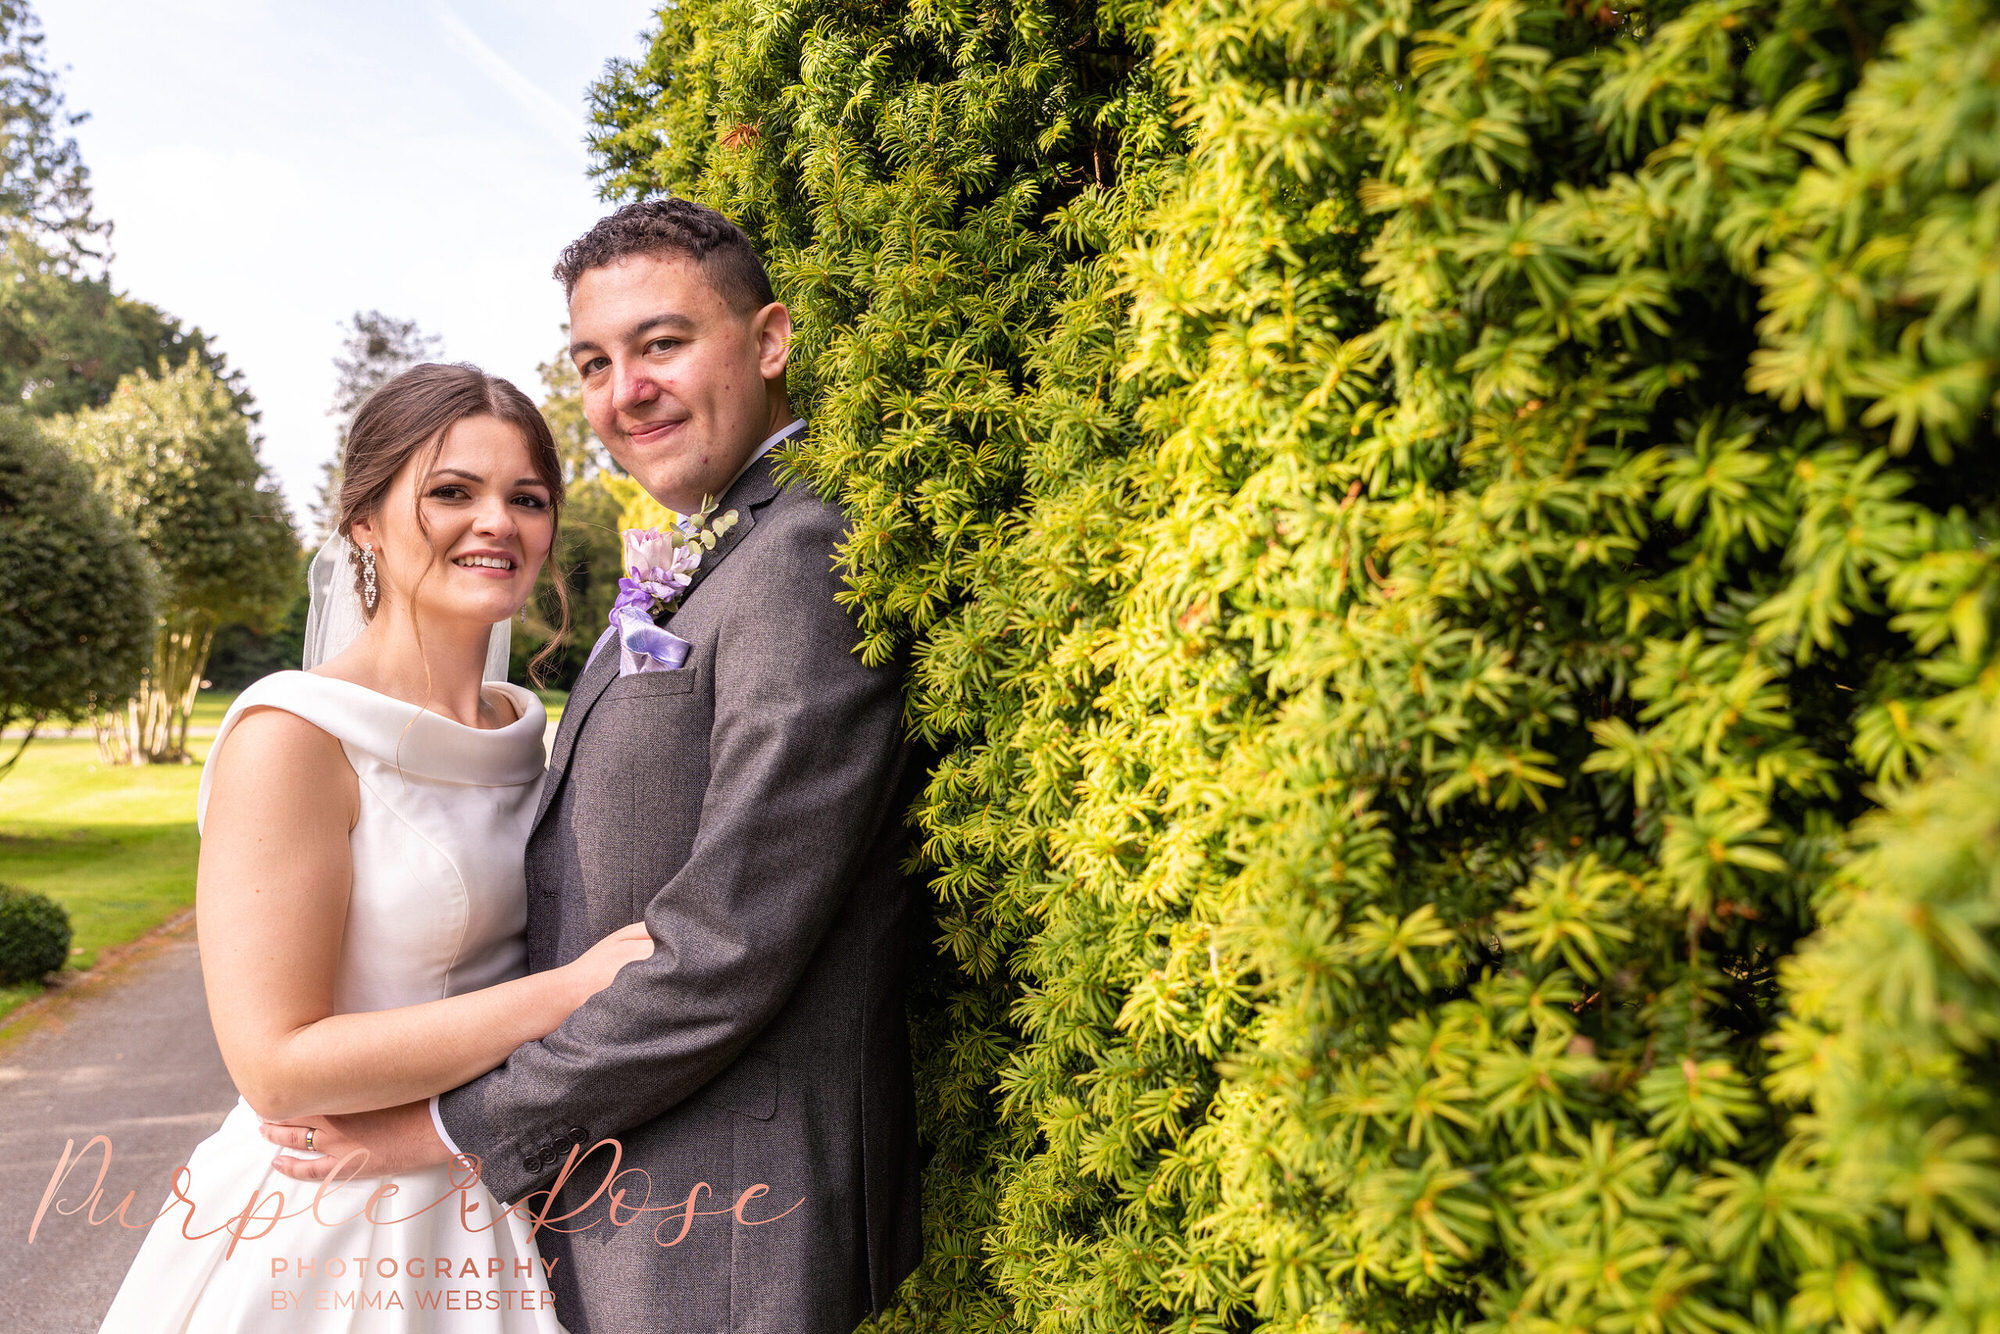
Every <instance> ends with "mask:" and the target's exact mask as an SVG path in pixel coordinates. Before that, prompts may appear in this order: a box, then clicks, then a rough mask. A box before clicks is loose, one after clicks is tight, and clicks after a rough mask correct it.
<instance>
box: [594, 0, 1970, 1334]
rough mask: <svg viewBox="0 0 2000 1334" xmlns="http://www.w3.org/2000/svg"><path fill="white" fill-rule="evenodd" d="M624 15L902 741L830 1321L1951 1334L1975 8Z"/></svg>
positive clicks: (1961, 1085) (635, 132) (634, 154)
mask: <svg viewBox="0 0 2000 1334" xmlns="http://www.w3.org/2000/svg"><path fill="white" fill-rule="evenodd" d="M657 23H658V28H657V30H656V34H655V39H654V42H653V46H652V49H651V51H650V52H649V53H648V55H647V56H646V57H645V58H644V59H643V60H640V61H635V62H631V63H629V64H624V65H618V66H614V67H613V68H612V70H611V72H610V74H609V76H608V77H607V78H606V80H605V81H604V82H603V83H601V84H600V85H599V87H598V89H597V91H596V94H595V96H594V107H595V111H594V122H595V124H596V125H597V127H598V133H599V137H598V141H597V144H596V150H597V153H598V159H599V163H600V165H601V166H602V168H603V169H604V171H605V172H606V177H605V179H606V182H607V184H608V185H609V187H610V188H611V189H612V190H613V191H614V192H615V193H618V194H622V195H628V196H632V195H640V194H645V193H650V192H654V191H658V190H662V189H671V190H674V191H676V192H679V193H683V194H687V195H690V196H692V197H695V198H699V199H701V200H702V201H703V202H707V203H710V204H713V205H715V206H716V207H718V208H721V209H722V210H723V211H724V212H727V213H729V214H730V215H731V216H733V217H735V218H737V219H738V220H739V221H741V222H743V223H745V225H746V226H747V227H748V228H749V229H750V230H751V232H752V235H753V238H754V239H755V240H756V241H757V242H758V243H759V245H760V247H761V248H762V249H763V251H764V253H765V254H766V256H767V258H768V259H769V260H770V261H771V263H772V267H773V270H774V276H775V277H776V279H777V281H778V284H779V287H780V290H781V292H783V293H784V294H785V296H786V298H787V300H788V301H789V302H790V303H791V304H792V305H793V308H794V310H795V312H796V313H797V314H798V316H799V321H800V326H801V335H800V338H799V341H798V344H797V349H796V354H795V361H794V368H793V371H792V373H791V376H790V379H791V385H792V389H793V392H794V395H795V401H798V402H800V403H801V404H802V406H804V407H805V409H806V410H807V411H808V412H809V413H810V414H811V415H812V416H813V418H814V422H815V429H814V432H813V436H812V439H811V440H810V441H809V442H808V443H807V444H806V445H805V446H804V447H803V448H802V449H801V450H799V451H798V464H797V466H798V469H799V470H800V471H801V472H802V473H803V475H804V476H805V477H806V478H807V479H808V480H810V481H811V482H812V483H813V484H814V485H815V486H817V487H818V488H819V489H820V490H821V491H822V492H823V493H825V494H827V495H829V496H835V497H838V498H839V499H840V500H841V501H842V503H843V504H844V505H845V507H846V508H847V509H848V511H849V512H850V514H851V515H852V516H853V517H854V530H853V533H852V536H851V539H850V541H849V543H848V544H847V546H846V547H845V549H844V551H843V557H842V558H843V561H844V568H845V570H846V572H847V575H848V582H849V599H850V602H851V605H852V606H853V608H854V610H855V612H856V614H857V616H858V617H859V619H860V620H861V623H862V626H863V628H864V630H865V631H866V632H867V635H868V638H867V640H866V643H865V645H864V651H866V652H867V653H869V654H871V655H877V656H887V655H888V654H890V653H892V652H896V651H899V650H901V649H903V648H905V647H907V648H908V649H909V651H910V652H911V654H912V660H913V662H914V664H915V665H914V668H913V672H912V677H911V687H910V715H911V718H912V722H913V725H914V726H915V727H916V728H917V729H918V730H919V731H920V732H921V733H922V734H924V735H925V736H926V737H928V738H931V739H934V740H936V741H938V742H940V743H941V744H942V745H944V746H945V747H946V749H947V752H948V753H947V754H946V756H945V758H944V760H943V762H942V763H941V764H940V766H939V767H938V769H937V771H936V772H935V774H934V775H933V777H932V780H931V782H930V785H929V788H928V790H927V792H926V793H925V795H924V798H923V799H922V801H921V802H920V804H919V806H918V808H917V810H916V811H915V812H914V820H915V823H916V825H917V827H918V829H919V831H920V837H921V842H922V847H923V852H924V856H925V859H926V863H927V866H928V869H929V872H930V874H931V883H932V888H933V895H934V909H935V913H936V927H935V936H934V938H935V940H936V942H937V945H938V947H939V951H940V958H939V959H938V960H936V961H933V962H932V963H931V964H930V965H929V966H928V967H927V970H926V971H925V972H924V973H923V974H922V976H923V980H924V987H923V989H922V990H921V991H920V992H919V1004H918V1006H917V1013H916V1014H915V1016H914V1022H915V1027H916V1039H917V1041H916V1047H917V1050H918V1053H919V1056H920V1063H921V1064H920V1097H919V1106H920V1108H922V1109H923V1114H924V1117H925V1121H924V1126H923V1129H924V1133H925V1134H926V1136H927V1137H928V1138H930V1139H931V1140H932V1142H933V1143H934V1144H935V1145H936V1146H937V1154H936V1156H935V1157H934V1158H933V1159H932V1162H931V1165H930V1167H929V1169H928V1179H927V1182H926V1207H927V1215H926V1219H925V1227H926V1240H927V1247H926V1252H927V1253H926V1259H925V1263H924V1267H923V1268H922V1269H921V1270H920V1271H919V1273H918V1274H917V1275H916V1276H915V1277H914V1279H913V1280H912V1281H911V1282H910V1283H908V1284H906V1285H905V1287H904V1289H903V1290H902V1291H901V1292H900V1293H899V1294H898V1295H897V1299H896V1302H895V1304H894V1305H893V1307H892V1308H891V1309H890V1310H889V1311H887V1312H885V1314H884V1316H883V1317H882V1318H881V1320H880V1322H879V1325H878V1327H879V1328H884V1329H896V1330H908V1331H917V1330H922V1331H925V1332H926V1334H934V1332H943V1334H971V1332H973V1331H980V1332H981V1334H985V1332H988V1331H991V1332H993V1334H997V1332H998V1331H1000V1330H1004V1329H1015V1328H1029V1327H1033V1328H1047V1329H1083V1328H1089V1329H1093V1330H1104V1331H1111V1330H1118V1331H1135V1332H1136V1331H1142V1330H1143V1331H1154V1330H1171V1331H1178V1332H1180V1334H1192V1332H1193V1331H1197V1330H1224V1329H1229V1330H1251V1329H1269V1330H1305V1329H1321V1328H1343V1329H1355V1330H1371V1331H1392V1330H1394V1331H1401V1330H1431V1331H1440V1332H1441V1331H1446V1330H1467V1331H1481V1332H1482V1334H1487V1332H1492V1331H1499V1330H1503V1329H1544V1330H1552V1331H1553V1330H1570V1329H1632V1330H1660V1331H1684V1332H1686V1334H1695V1332H1696V1331H1724V1330H1728V1331H1739V1330H1750V1329H1779V1328H1786V1329H1798V1330H1809V1329H1829V1328H1843V1329H1869V1328H1893V1329H1909V1330H1916V1329H1923V1330H1927V1331H1940V1332H1941V1331H1946V1330H1952V1331H1958V1330H1966V1331H1971V1330H1976V1329H1982V1328H1986V1327H1989V1326H1990V1325H1991V1324H1992V1322H1993V1319H1994V1313H1995V1312H1996V1311H2000V1292H1996V1289H1995V1287H1994V1282H1993V1273H1994V1270H1993V1266H1992V1264H1991V1256H1992V1254H1993V1252H1994V1250H1995V1247H1996V1245H2000V1150H1996V1145H2000V1119H1996V1110H1995V1109H1996V1108H1997V1107H2000V1098H1996V1097H1995V1096H1994V1095H1995V1093H1996V1092H2000V1064H1996V1060H1995V1057H1996V1054H2000V1045H1996V1038H1995V1033H1996V1030H1995V1026H1994V1024H1993V1023H1992V1022H1991V1017H1990V1015H1991V1009H1992V1002H1993V997H1994V993H1995V976H1996V970H1995V966H1994V963H1993V959H1994V958H1995V957H1996V955H2000V907H1996V903H2000V900H1996V898H1995V893H1994V888H1993V886H1994V884H1995V883H1996V882H1995V878H1994V876H1993V874H1992V868H1991V866H1990V861H1991V855H1990V854H1991V847H1992V838H1993V817H1992V801H1993V788H1994V782H1995V769H1994V763H1993V755H1994V750H1993V745H1994V741H1993V737H1992V735H1991V733H1990V724H1988V723H1985V722H1984V721H1982V720H1984V719H1985V718H1986V717H1987V716H1988V715H1989V711H1990V709H1991V707H1992V703H1993V700H1994V699H1995V697H1996V695H2000V633H1996V630H2000V626H1996V624H1995V622H1996V618H2000V556H1996V554H1995V552H1994V551H1993V549H1992V543H1991V541H1990V536H1991V534H1992V533H1993V532H1994V531H1996V527H2000V467H1996V466H1995V462H1994V460H1995V458H1996V450H1995V446H1996V443H2000V442H1996V440H1995V433H1994V412H1995V408H1996V391H2000V282H1996V281H1995V280H1994V275H1995V269H1994V261H1993V256H1994V255H1995V254H1996V253H2000V231H1996V225H2000V223H1996V219H2000V209H1996V201H2000V136H1996V135H1995V134H1994V132H1993V127H1994V125H1995V123H1996V114H2000V110H1997V109H1996V108H2000V103H1996V100H1995V99H1996V94H1995V86H1996V85H1995V83H1994V80H1993V78H1992V71H1993V70H1994V69H1995V68H1996V67H2000V65H1996V62H2000V12H1996V10H1995V9H1994V7H1993V5H1992V4H1991V3H1990V0H1910V2H1909V3H1863V4H1840V5H1831V4H1819V3H1811V2H1809V0H1782V2H1781V3H1777V4H1773V5H1769V6H1753V5H1749V4H1744V3H1739V2H1738V0H1723V2H1722V3H1707V2H1706V0H1702V2H1699V3H1682V2H1681V0H1669V2H1668V3H1665V4H1663V5H1659V6H1651V7H1647V8H1644V9H1639V10H1634V9H1629V8H1628V9H1622V10H1621V9H1611V8H1605V7H1593V6H1587V5H1585V6H1579V5H1574V4H1569V3H1563V2H1562V0H1492V2H1491V3H1477V4H1472V5H1466V4H1462V3H1456V2H1455V0H1450V2H1445V0H1440V2H1438V3H1431V2H1430V0H1418V2H1417V3H1415V4H1410V3H1403V2H1402V0H1397V3H1379V2H1377V0H1355V2H1352V3H1342V4H1338V5H1297V4H1291V3H1285V2H1284V0H1162V2H1161V3H1144V4H1139V3H1135V4H1121V5H1117V6H1109V5H1107V6H1104V7H1101V8H1095V9H1092V8H1088V7H1081V6H1079V7H1060V8H1057V9H1053V10H1051V9H1048V8H1045V7H1035V6H1008V5H1001V6H993V7H987V8H983V9H982V8H976V7H975V8H958V9H940V8H938V7H936V6H928V5H907V6H906V5H900V4H889V5H877V6H868V7H851V6H850V7H839V6H827V5H821V4H818V3H787V4H779V5H776V6H763V7H758V6H751V5H745V4H742V3H740V0H691V2H690V3H683V4H680V5H676V6H673V7H670V8H667V9H663V10H662V11H661V12H660V14H659V15H658V18H657ZM1937 755H1943V756H1945V757H1947V759H1948V764H1946V765H1945V766H1942V767H1937V768H1932V761H1933V757H1934V756H1937ZM1885 803H1886V807H1885ZM1885 808H1886V809H1888V810H1891V811H1893V812H1895V815H1894V816H1893V820H1895V821H1900V822H1903V823H1904V824H1907V825H1908V826H1910V832H1909V833H1908V835H1907V836H1904V835H1902V834H1900V833H1899V832H1898V831H1899V829H1900V826H1899V825H1897V824H1895V823H1891V817H1883V816H1879V815H1876V814H1875V813H1876V812H1879V811H1881V810H1883V809H1885ZM1871 817H1873V818H1871Z"/></svg>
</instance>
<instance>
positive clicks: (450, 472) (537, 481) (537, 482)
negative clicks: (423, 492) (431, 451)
mask: <svg viewBox="0 0 2000 1334" xmlns="http://www.w3.org/2000/svg"><path fill="white" fill-rule="evenodd" d="M440 477H463V478H464V479H465V480H466V481H468V482H472V483H474V484H475V485H478V486H484V485H486V479H485V478H484V477H481V476H480V475H479V474H478V473H476V472H467V471H466V470H465V469H463V468H439V469H438V470H437V471H436V472H434V473H432V474H431V480H432V481H436V480H437V479H438V478H440ZM514 485H515V486H539V487H541V488H542V489H543V490H545V491H546V490H547V489H548V485H549V484H548V483H547V482H544V481H543V480H542V479H541V478H539V477H516V478H515V479H514Z"/></svg>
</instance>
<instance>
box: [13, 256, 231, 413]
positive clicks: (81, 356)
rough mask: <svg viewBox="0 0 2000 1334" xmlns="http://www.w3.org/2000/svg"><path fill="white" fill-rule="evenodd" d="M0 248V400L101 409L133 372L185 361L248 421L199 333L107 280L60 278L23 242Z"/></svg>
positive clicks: (57, 269)
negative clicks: (224, 392) (226, 393)
mask: <svg viewBox="0 0 2000 1334" xmlns="http://www.w3.org/2000/svg"><path fill="white" fill-rule="evenodd" d="M0 244H4V247H5V248H4V250H0V401H4V402H8V403H15V404H19V405H20V406H22V407H24V408H26V409H27V410H28V411H29V412H32V413H34V414H35V415H37V416H40V417H53V416H58V415H60V414H63V413H69V412H75V411H77V410H79V409H81V408H95V407H102V406H103V405H104V404H105V402H106V401H108V400H109V399H110V397H111V393H112V391H113V390H114V389H116V388H117V387H118V382H119V381H120V380H121V379H123V378H124V377H125V376H127V375H129V374H131V373H132V372H133V371H138V370H155V369H157V368H158V367H160V366H161V365H166V366H169V367H173V366H180V365H183V364H185V363H186V362H189V361H194V362H196V363H198V364H200V365H201V366H203V367H205V368H207V370H208V371H209V372H210V373H211V374H213V375H214V376H215V377H216V378H217V379H218V380H220V381H221V382H222V383H223V384H225V385H227V386H228V387H229V390H230V394H231V396H232V398H233V399H234V400H235V402H236V404H237V406H238V407H239V408H240V409H242V410H243V411H244V412H246V413H248V414H249V415H250V417H251V419H252V420H255V417H256V414H255V412H254V410H253V408H252V404H251V400H250V393H249V390H248V388H247V386H245V385H244V383H243V374H242V372H241V371H234V370H231V369H230V368H229V365H228V362H227V359H226V358H224V357H223V355H222V354H221V353H220V352H218V351H216V350H215V349H214V348H212V347H211V346H210V345H209V342H208V338H207V335H205V334H203V333H202V331H201V330H199V329H191V328H187V327H185V326H183V325H182V324H181V322H180V321H179V320H178V319H175V318H174V317H173V316H171V315H169V314H167V313H166V312H165V311H163V310H161V309H160V308H159V307H157V306H153V305H149V304H147V303H146V302H143V301H139V300H135V299H134V298H132V297H130V296H124V295H120V294H119V293H117V292H115V291H113V289H112V286H111V280H110V279H109V278H103V277H99V278H86V277H79V276H77V275H75V274H73V273H68V272H65V271H64V268H63V266H62V265H61V264H60V263H58V262H57V260H56V259H55V257H53V256H52V255H50V254H49V253H48V252H46V251H44V250H42V249H41V248H40V247H39V246H37V245H36V244H35V243H34V242H33V241H31V240H29V239H28V238H27V237H25V236H18V235H16V236H11V237H7V238H5V240H4V242H0Z"/></svg>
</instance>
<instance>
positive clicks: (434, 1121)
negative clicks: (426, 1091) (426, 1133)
mask: <svg viewBox="0 0 2000 1334" xmlns="http://www.w3.org/2000/svg"><path fill="white" fill-rule="evenodd" d="M431 1128H432V1129H434V1130H436V1131H437V1133H438V1138H439V1139H441V1140H443V1141H444V1146H445V1148H447V1149H449V1150H450V1151H451V1156H452V1157H454V1158H458V1157H461V1156H463V1154H464V1150H462V1149H460V1148H459V1147H458V1141H456V1140H454V1139H453V1138H452V1137H451V1132H450V1131H449V1130H446V1129H445V1128H444V1118H443V1117H442V1116H439V1115H438V1100H437V1097H436V1096H435V1095H433V1096H432V1098H431Z"/></svg>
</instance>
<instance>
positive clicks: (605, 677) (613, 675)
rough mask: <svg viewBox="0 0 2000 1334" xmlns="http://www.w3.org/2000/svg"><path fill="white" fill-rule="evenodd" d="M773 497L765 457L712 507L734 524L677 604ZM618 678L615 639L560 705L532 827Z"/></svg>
mask: <svg viewBox="0 0 2000 1334" xmlns="http://www.w3.org/2000/svg"><path fill="white" fill-rule="evenodd" d="M777 494H778V481H777V460H776V459H775V458H773V457H772V456H771V455H770V454H766V455H764V457H763V458H761V459H758V460H757V461H756V462H755V463H753V464H751V465H750V466H749V467H748V468H746V469H745V470H744V472H743V475H742V476H741V477H739V478H737V479H736V484H735V485H734V486H731V487H730V488H729V493H728V494H727V495H725V496H724V497H723V498H722V503H721V504H719V505H718V506H716V509H717V512H723V511H727V510H732V509H733V510H735V511H736V526H735V527H733V528H731V529H730V530H729V531H728V532H726V533H724V534H723V535H722V536H721V537H719V538H717V539H716V541H715V549H714V550H713V551H706V552H703V553H702V557H701V564H700V565H698V566H696V567H695V571H694V576H693V578H692V579H690V580H689V581H688V586H687V591H686V592H685V593H684V594H682V596H681V606H683V607H685V606H687V602H688V599H689V598H691V597H693V596H694V592H695V590H696V589H697V588H699V587H700V586H701V581H702V580H703V579H705V578H707V577H708V575H709V572H710V571H712V570H714V569H715V567H716V566H718V565H720V564H722V562H723V561H724V560H725V559H726V558H727V557H728V555H729V553H730V552H732V551H734V550H735V549H736V547H737V546H738V544H740V543H741V542H742V541H743V539H744V537H746V536H747V535H748V534H749V532H750V530H751V529H752V528H754V527H755V526H756V524H757V519H756V515H755V513H754V511H756V510H757V509H759V508H761V507H763V506H764V505H766V504H768V503H769V502H770V500H771V498H772V497H774V496H776V495H777ZM672 620H673V614H672V613H669V614H667V615H666V616H663V617H661V618H660V624H661V625H667V624H669V623H670V622H671V621H672ZM617 679H618V642H617V641H616V640H615V639H614V640H613V641H612V642H611V643H609V644H606V645H604V647H603V648H601V649H599V650H598V652H597V655H596V656H595V657H593V658H592V659H591V660H590V662H589V664H588V665H587V666H586V667H585V668H584V669H583V675H582V676H579V677H578V678H577V679H576V686H575V688H574V689H572V690H571V691H570V694H569V702H568V703H567V704H565V705H564V706H563V716H562V722H561V723H560V724H558V725H557V727H556V739H555V744H554V745H553V746H552V747H550V753H549V772H548V776H547V777H545V778H544V779H543V780H542V798H541V804H540V805H539V806H538V807H536V809H535V824H537V825H539V824H540V823H541V822H542V817H543V816H545V815H547V814H548V811H549V807H550V806H551V805H552V804H554V802H555V795H556V792H557V791H558V790H559V789H560V788H561V787H562V784H563V780H564V779H565V778H566V777H567V776H568V774H569V762H570V759H571V757H572V756H574V755H575V754H576V738H577V733H579V732H581V731H582V730H583V726H584V723H585V721H586V720H587V719H588V717H589V714H590V710H591V708H592V707H593V706H595V705H596V703H597V701H598V699H599V698H600V697H601V696H602V695H603V694H604V692H605V690H606V688H608V687H609V686H610V684H611V683H612V682H613V681H616V680H617ZM531 827H532V826H531Z"/></svg>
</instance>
